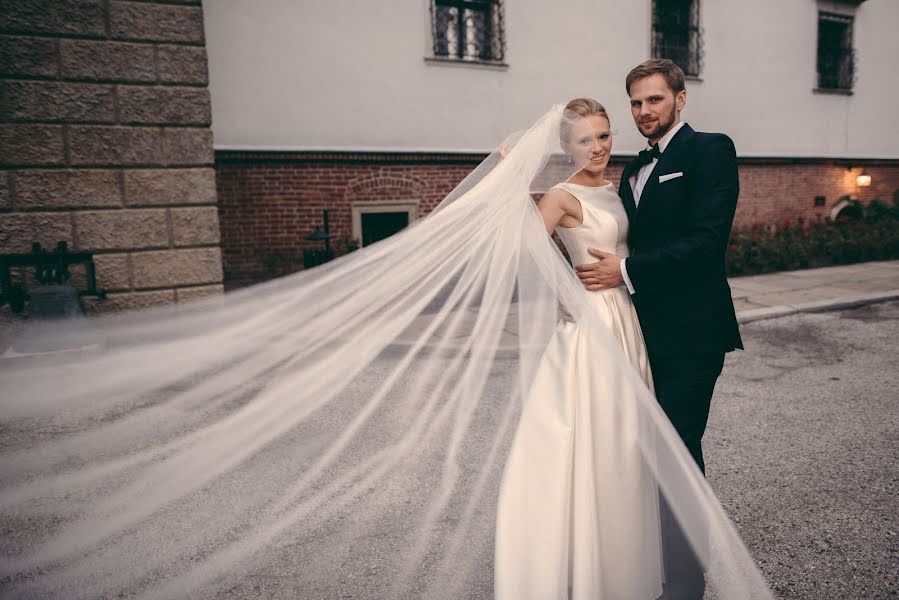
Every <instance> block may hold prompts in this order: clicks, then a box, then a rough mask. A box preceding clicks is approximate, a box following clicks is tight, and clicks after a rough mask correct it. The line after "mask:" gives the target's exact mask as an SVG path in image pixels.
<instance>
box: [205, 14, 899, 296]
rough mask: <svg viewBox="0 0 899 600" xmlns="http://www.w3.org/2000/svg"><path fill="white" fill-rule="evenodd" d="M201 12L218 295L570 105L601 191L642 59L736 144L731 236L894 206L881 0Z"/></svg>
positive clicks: (376, 232)
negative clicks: (679, 72) (580, 99)
mask: <svg viewBox="0 0 899 600" xmlns="http://www.w3.org/2000/svg"><path fill="white" fill-rule="evenodd" d="M204 8H205V13H204V17H205V23H206V40H207V49H208V54H209V69H210V90H211V99H212V128H213V131H214V134H215V168H216V178H217V188H218V199H219V215H220V220H221V233H222V252H223V263H224V273H225V279H226V282H227V281H231V282H235V283H239V282H248V281H255V280H258V279H261V278H266V277H270V276H274V275H279V274H281V273H284V272H287V271H290V270H295V269H296V268H300V267H301V265H302V262H303V250H304V249H306V250H308V249H314V248H320V247H321V242H319V241H306V239H305V238H306V237H307V236H308V235H309V234H310V233H312V232H313V230H314V228H316V227H322V226H323V222H322V211H323V210H324V209H328V215H329V225H330V230H331V233H332V235H333V236H334V243H335V245H337V246H338V250H339V249H340V248H341V244H343V245H344V246H345V245H346V241H347V240H356V241H357V242H358V243H362V244H365V243H370V242H371V241H374V240H376V239H378V238H380V237H383V236H384V235H388V234H390V233H391V232H393V231H395V230H397V229H398V228H401V227H402V226H403V225H404V224H406V223H408V222H410V221H411V220H414V219H416V218H421V217H422V216H424V215H426V214H427V213H428V211H429V210H430V209H431V208H433V206H434V205H435V204H436V203H437V202H439V200H440V199H441V198H442V197H443V196H444V195H445V194H446V193H448V192H449V191H450V190H451V189H452V188H453V187H454V186H455V185H456V184H457V183H458V182H459V181H460V180H461V179H462V178H463V177H464V175H465V174H466V173H467V172H468V171H469V170H470V169H471V168H473V167H474V166H475V165H476V164H477V163H478V162H479V161H480V160H481V159H482V158H483V157H484V156H485V154H486V153H487V152H489V151H490V150H492V149H493V148H495V147H496V145H497V144H498V143H499V142H500V141H501V140H503V139H504V138H505V137H506V136H507V135H509V134H510V133H511V132H514V131H516V130H520V129H522V128H524V127H526V126H528V125H529V124H530V123H532V122H533V121H534V120H535V119H536V118H537V117H538V116H539V115H540V114H542V113H543V112H545V110H546V109H547V108H548V107H550V106H551V105H553V104H555V103H559V102H565V101H567V100H568V99H570V98H573V97H577V96H590V97H594V98H596V99H598V100H600V101H601V102H602V103H603V104H604V105H605V106H606V108H607V109H608V111H609V114H610V117H611V120H612V127H613V129H614V130H615V131H616V139H615V150H614V158H613V162H612V165H611V168H610V173H609V175H610V177H611V178H616V177H617V175H618V174H619V173H620V170H621V168H622V167H623V165H624V164H625V163H626V162H627V160H629V159H630V157H632V156H633V155H634V154H635V153H636V152H637V151H639V150H640V149H641V147H642V146H643V140H642V138H641V137H640V136H639V135H638V134H637V132H636V129H635V127H634V125H633V122H632V120H631V116H630V112H629V107H628V101H627V96H626V93H625V90H624V79H625V76H626V74H627V72H628V71H629V70H630V69H631V68H632V67H633V66H634V65H636V64H638V63H640V62H642V61H643V60H645V59H646V58H649V57H650V56H667V57H670V58H673V59H675V60H676V61H677V62H678V63H679V64H681V66H682V67H683V68H684V69H685V71H686V72H687V73H688V76H689V77H688V82H687V107H686V110H685V111H684V113H683V118H684V120H685V121H687V122H688V123H690V124H691V125H692V126H693V127H694V128H695V129H698V130H705V131H722V132H725V133H727V134H728V135H730V136H731V137H732V138H733V139H734V142H735V144H736V147H737V151H738V154H739V157H740V176H741V188H742V189H741V197H740V202H739V206H738V212H737V224H738V226H739V225H749V224H754V223H772V222H777V221H781V220H786V219H795V218H800V217H801V218H806V219H816V218H822V217H825V216H827V215H828V214H829V212H830V211H831V210H832V208H833V207H834V205H835V204H836V203H837V202H838V201H839V200H840V199H841V198H842V197H845V196H847V195H848V196H857V197H859V198H860V199H861V200H862V201H868V200H871V199H873V198H875V197H877V198H881V199H884V200H887V201H891V200H892V198H893V197H894V195H895V193H896V190H897V189H899V144H897V141H896V140H897V138H899V119H897V117H896V116H895V111H894V107H893V104H894V100H893V98H894V97H895V96H896V94H897V92H899V73H897V71H896V70H895V69H894V68H893V65H892V62H893V61H894V60H895V57H896V56H899V37H897V36H895V34H894V32H893V29H894V24H895V23H897V22H899V3H896V2H894V1H893V0H790V1H788V2H784V1H783V0H759V1H758V2H752V3H747V2H741V1H739V0H716V1H714V2H712V1H711V0H639V1H634V0H574V1H572V2H568V3H565V4H564V6H562V5H557V4H549V3H546V2H540V1H538V0H516V1H515V2H512V1H509V0H506V1H503V0H418V1H413V0H398V1H397V2H392V3H390V5H389V6H385V5H382V4H373V3H358V2H351V1H350V0H334V1H332V2H325V3H316V2H294V1H291V0H266V1H265V2H254V3H247V2H241V1H239V0H217V1H216V2H214V3H213V2H207V3H205V5H204ZM860 175H864V176H865V177H862V178H859V176H860ZM866 182H867V183H870V185H868V186H865V185H860V184H864V183H866Z"/></svg>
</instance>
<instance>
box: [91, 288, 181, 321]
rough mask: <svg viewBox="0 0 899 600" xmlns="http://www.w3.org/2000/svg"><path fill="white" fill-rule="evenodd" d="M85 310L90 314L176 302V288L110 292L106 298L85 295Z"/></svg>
mask: <svg viewBox="0 0 899 600" xmlns="http://www.w3.org/2000/svg"><path fill="white" fill-rule="evenodd" d="M82 303H83V304H84V312H85V313H86V314H88V315H97V314H103V313H112V312H120V311H123V310H139V309H142V308H150V307H151V306H161V305H164V304H174V303H175V291H174V290H154V291H152V292H121V293H118V294H109V295H107V296H106V299H105V300H98V299H97V298H91V297H85V298H83V299H82Z"/></svg>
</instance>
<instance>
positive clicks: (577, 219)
mask: <svg viewBox="0 0 899 600" xmlns="http://www.w3.org/2000/svg"><path fill="white" fill-rule="evenodd" d="M537 210H539V211H540V216H541V217H543V226H544V227H546V232H547V233H548V234H549V235H552V233H553V231H554V230H555V228H556V226H557V225H561V226H562V227H577V226H578V225H580V224H581V223H582V222H583V220H584V215H583V213H582V212H581V203H580V202H578V200H577V198H575V197H574V196H572V195H571V194H569V193H568V192H566V191H565V190H563V189H559V188H554V189H552V190H550V191H549V192H547V193H546V194H543V197H542V198H540V201H539V202H537Z"/></svg>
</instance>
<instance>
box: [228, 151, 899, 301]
mask: <svg viewBox="0 0 899 600" xmlns="http://www.w3.org/2000/svg"><path fill="white" fill-rule="evenodd" d="M481 158H482V157H480V156H475V155H443V156H440V155H431V156H424V155H412V154H395V155H373V154H347V155H343V156H339V157H337V158H335V155H324V154H323V153H320V154H315V155H310V154H308V153H307V154H305V155H304V154H289V153H278V154H277V155H276V154H269V155H265V154H262V153H252V154H251V153H241V152H219V153H217V156H216V181H217V188H218V202H219V204H218V206H219V218H220V223H221V243H222V254H223V263H224V273H225V281H226V283H227V284H229V285H232V286H234V285H241V284H245V283H250V282H254V281H260V280H263V279H268V278H271V277H274V276H278V275H282V274H285V273H288V272H291V271H294V270H297V269H300V268H302V264H303V249H304V248H309V249H321V248H322V244H321V242H306V241H305V240H304V238H305V237H306V236H307V235H308V234H309V233H311V232H312V230H313V228H314V227H316V226H318V227H321V226H322V209H323V208H327V209H329V219H330V227H331V234H332V235H333V236H335V238H341V237H344V238H348V237H350V236H351V235H352V223H351V211H350V205H351V203H352V202H363V201H364V202H372V201H374V202H377V201H380V202H396V201H404V200H416V201H418V203H419V216H424V215H425V214H427V213H428V212H429V211H430V210H431V209H433V208H434V206H436V205H437V203H438V202H440V200H441V199H443V197H444V196H446V194H447V193H449V192H450V191H451V190H452V189H453V188H454V187H455V186H456V185H457V184H458V183H459V182H460V181H461V180H462V179H463V178H464V177H465V176H466V175H467V174H468V173H469V172H470V171H471V169H472V168H474V166H476V165H477V164H478V162H479V161H480V160H481ZM798 160H799V161H800V162H799V163H798V164H793V163H795V162H797V161H786V160H783V159H770V160H763V159H746V160H744V161H743V164H741V166H740V184H741V193H740V202H739V205H738V208H737V216H736V225H737V226H741V225H751V224H754V223H772V222H780V221H783V220H786V219H790V220H795V219H796V218H798V217H803V218H805V219H815V218H817V217H824V216H826V215H827V214H828V213H829V211H830V209H831V208H832V206H833V205H834V204H835V203H836V202H837V200H838V199H839V198H840V197H841V196H843V195H845V194H857V195H858V196H859V197H860V198H861V199H862V200H863V201H869V200H871V199H872V198H874V197H880V198H883V199H885V200H891V199H892V196H893V193H894V192H895V191H896V190H897V189H899V161H866V162H867V164H866V166H864V167H861V166H853V169H852V171H850V170H849V169H848V168H847V166H845V165H839V164H832V163H833V162H834V161H830V160H827V161H825V160H819V161H813V160H809V159H798ZM625 161H626V158H625V157H622V158H620V159H617V160H615V162H614V163H613V164H612V165H610V167H609V170H608V177H609V178H610V179H611V180H613V181H615V182H616V183H617V181H618V178H619V177H620V174H621V169H622V168H623V165H624V162H625ZM862 162H863V161H858V164H859V165H860V164H862ZM862 168H864V169H865V171H866V172H867V173H868V174H870V175H871V177H872V186H871V187H870V188H862V189H860V190H859V189H856V187H855V177H856V175H858V174H859V173H860V172H861V171H862ZM815 196H825V198H826V204H825V206H824V207H815V206H814V198H815ZM337 245H338V247H339V246H340V244H339V242H338V243H337Z"/></svg>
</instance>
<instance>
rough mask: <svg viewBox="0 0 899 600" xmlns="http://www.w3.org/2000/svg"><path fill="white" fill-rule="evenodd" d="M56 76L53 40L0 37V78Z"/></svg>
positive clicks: (57, 69)
mask: <svg viewBox="0 0 899 600" xmlns="http://www.w3.org/2000/svg"><path fill="white" fill-rule="evenodd" d="M58 74H59V64H58V63H57V61H56V42H55V41H54V40H50V39H45V38H33V37H19V36H10V35H3V36H0V76H4V77H21V76H24V77H56V75H58Z"/></svg>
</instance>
